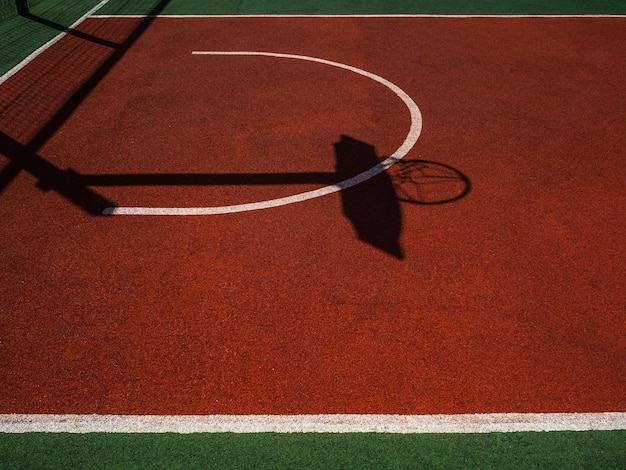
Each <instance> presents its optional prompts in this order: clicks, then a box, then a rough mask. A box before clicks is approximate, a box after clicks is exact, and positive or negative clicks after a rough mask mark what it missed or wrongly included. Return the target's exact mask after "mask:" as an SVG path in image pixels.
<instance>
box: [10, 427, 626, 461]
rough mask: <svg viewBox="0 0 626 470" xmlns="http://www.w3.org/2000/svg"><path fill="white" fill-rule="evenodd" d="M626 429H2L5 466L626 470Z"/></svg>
mask: <svg viewBox="0 0 626 470" xmlns="http://www.w3.org/2000/svg"><path fill="white" fill-rule="evenodd" d="M625 443H626V431H603V432H599V431H594V432H549V433H535V432H529V433H509V434H500V433H493V434H411V435H399V434H187V435H180V434H40V433H34V434H1V435H0V468H3V469H22V468H37V469H64V470H67V469H71V468H86V469H92V468H103V469H104V468H106V469H132V468H167V469H175V468H181V469H182V468H184V469H193V468H224V469H228V468H254V469H258V468H268V469H269V468H271V469H280V468H307V469H309V468H323V469H332V468H358V469H362V468H481V469H490V468H494V469H496V468H497V469H505V468H510V469H529V468H546V469H548V468H549V469H557V468H558V469H570V468H571V469H574V468H575V469H586V468H589V469H592V468H593V469H598V468H601V469H625V468H626V445H624V444H625Z"/></svg>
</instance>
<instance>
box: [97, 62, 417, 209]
mask: <svg viewBox="0 0 626 470" xmlns="http://www.w3.org/2000/svg"><path fill="white" fill-rule="evenodd" d="M192 54H193V55H198V56H201V55H210V56H248V57H250V56H257V57H258V56H261V57H270V58H281V59H295V60H303V61H307V62H314V63H319V64H323V65H329V66H331V67H337V68H340V69H344V70H348V71H350V72H353V73H356V74H358V75H362V76H364V77H367V78H369V79H371V80H373V81H375V82H378V83H380V84H381V85H383V86H385V87H386V88H388V89H389V90H391V91H392V92H393V93H395V94H396V96H398V98H400V99H401V100H402V101H403V103H404V104H405V106H406V107H407V108H408V110H409V113H410V116H411V126H410V128H409V132H408V133H407V136H406V137H405V139H404V142H403V143H402V144H401V145H400V147H398V149H397V150H396V151H395V152H394V153H393V154H391V156H389V157H388V158H387V159H385V160H384V161H382V162H380V163H379V164H377V165H375V166H373V167H372V168H370V169H369V170H366V171H364V172H362V173H359V174H358V175H356V176H354V177H352V178H349V179H347V180H344V181H341V182H339V183H336V184H333V185H329V186H324V187H323V188H319V189H316V190H313V191H306V192H303V193H299V194H294V195H292V196H286V197H281V198H277V199H270V200H266V201H259V202H250V203H246V204H236V205H230V206H213V207H109V208H107V209H105V210H104V211H103V212H102V213H103V214H104V215H182V216H187V215H217V214H230V213H235V212H247V211H254V210H259V209H268V208H271V207H279V206H285V205H287V204H294V203H297V202H302V201H307V200H309V199H314V198H317V197H321V196H325V195H328V194H332V193H336V192H339V191H342V190H344V189H347V188H350V187H352V186H355V185H357V184H360V183H362V182H364V181H366V180H368V179H370V178H372V177H374V176H376V175H378V174H379V173H382V172H383V171H385V170H387V168H389V167H390V166H392V165H394V164H395V163H397V162H398V161H400V160H401V159H402V158H404V157H405V156H406V155H407V154H408V153H409V151H410V150H411V149H412V148H413V146H414V145H415V143H416V142H417V139H418V138H419V136H420V133H421V131H422V113H421V112H420V110H419V108H418V106H417V104H415V102H414V101H413V99H412V98H411V97H410V96H409V95H408V94H407V93H406V92H405V91H404V90H402V89H401V88H400V87H399V86H397V85H395V84H393V83H391V82H390V81H389V80H386V79H384V78H382V77H380V76H378V75H376V74H373V73H371V72H367V71H365V70H362V69H359V68H357V67H353V66H351V65H346V64H343V63H340V62H334V61H331V60H326V59H320V58H318V57H311V56H305V55H296V54H282V53H277V52H261V51H194V52H192Z"/></svg>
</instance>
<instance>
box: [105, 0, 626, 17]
mask: <svg viewBox="0 0 626 470" xmlns="http://www.w3.org/2000/svg"><path fill="white" fill-rule="evenodd" d="M155 3H156V1H155V0H135V1H132V2H131V1H126V0H111V1H110V2H109V4H108V5H107V6H105V7H104V8H103V9H102V11H101V13H102V14H122V15H127V14H135V15H142V14H146V13H147V12H148V11H150V9H151V8H152V7H153V6H154V5H155ZM163 14H170V15H192V14H203V15H277V14H285V15H351V14H352V15H353V14H365V15H378V14H384V15H388V14H438V15H486V14H488V15H525V14H537V15H590V14H613V15H615V14H617V15H621V14H626V2H624V1H623V0H550V1H547V0H519V1H515V0H298V1H293V0H212V1H210V2H209V1H206V0H170V1H169V3H168V4H167V5H166V6H165V9H164V11H163Z"/></svg>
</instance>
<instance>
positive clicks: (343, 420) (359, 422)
mask: <svg viewBox="0 0 626 470" xmlns="http://www.w3.org/2000/svg"><path fill="white" fill-rule="evenodd" d="M624 429H626V413H624V412H615V413H610V412H609V413H490V414H457V415H379V414H364V415H358V414H319V415H206V416H201V415H196V416H194V415H185V416H155V415H148V416H140V415H53V414H4V415H0V433H32V432H50V433H60V432H63V433H75V434H84V433H93V432H98V433H104V432H106V433H166V432H167V433H177V434H190V433H226V432H228V433H240V434H243V433H267V432H272V433H388V434H445V433H490V432H546V431H615V430H624Z"/></svg>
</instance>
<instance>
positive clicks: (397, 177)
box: [391, 159, 472, 206]
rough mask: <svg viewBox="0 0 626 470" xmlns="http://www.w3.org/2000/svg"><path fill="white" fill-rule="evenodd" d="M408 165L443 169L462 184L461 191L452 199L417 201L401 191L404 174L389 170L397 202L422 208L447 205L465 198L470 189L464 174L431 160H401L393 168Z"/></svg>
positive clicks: (470, 186) (468, 181)
mask: <svg viewBox="0 0 626 470" xmlns="http://www.w3.org/2000/svg"><path fill="white" fill-rule="evenodd" d="M408 164H426V165H436V166H438V167H442V168H445V169H446V170H449V171H450V172H451V176H453V178H452V179H455V180H458V181H460V182H462V185H463V189H462V190H461V191H460V192H458V193H456V194H454V195H453V196H452V197H449V198H445V199H436V200H433V201H426V200H419V199H415V198H411V197H409V196H407V195H406V192H405V191H403V190H402V189H401V184H402V181H401V180H402V178H403V176H405V174H403V173H402V171H401V170H400V171H399V172H398V171H396V172H394V171H393V170H391V172H392V173H394V174H392V175H391V178H392V180H393V183H394V187H395V188H396V197H397V198H398V201H401V202H407V203H410V204H416V205H423V206H433V205H438V204H449V203H451V202H454V201H458V200H459V199H463V198H464V197H465V196H467V194H468V193H469V192H470V190H471V189H472V183H471V181H470V179H469V178H468V177H467V176H466V175H465V174H463V173H462V172H461V171H459V170H457V169H456V168H454V167H452V166H450V165H447V164H445V163H441V162H435V161H432V160H421V159H417V160H401V161H398V162H397V163H396V164H395V165H394V166H396V168H401V167H403V166H406V165H408Z"/></svg>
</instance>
